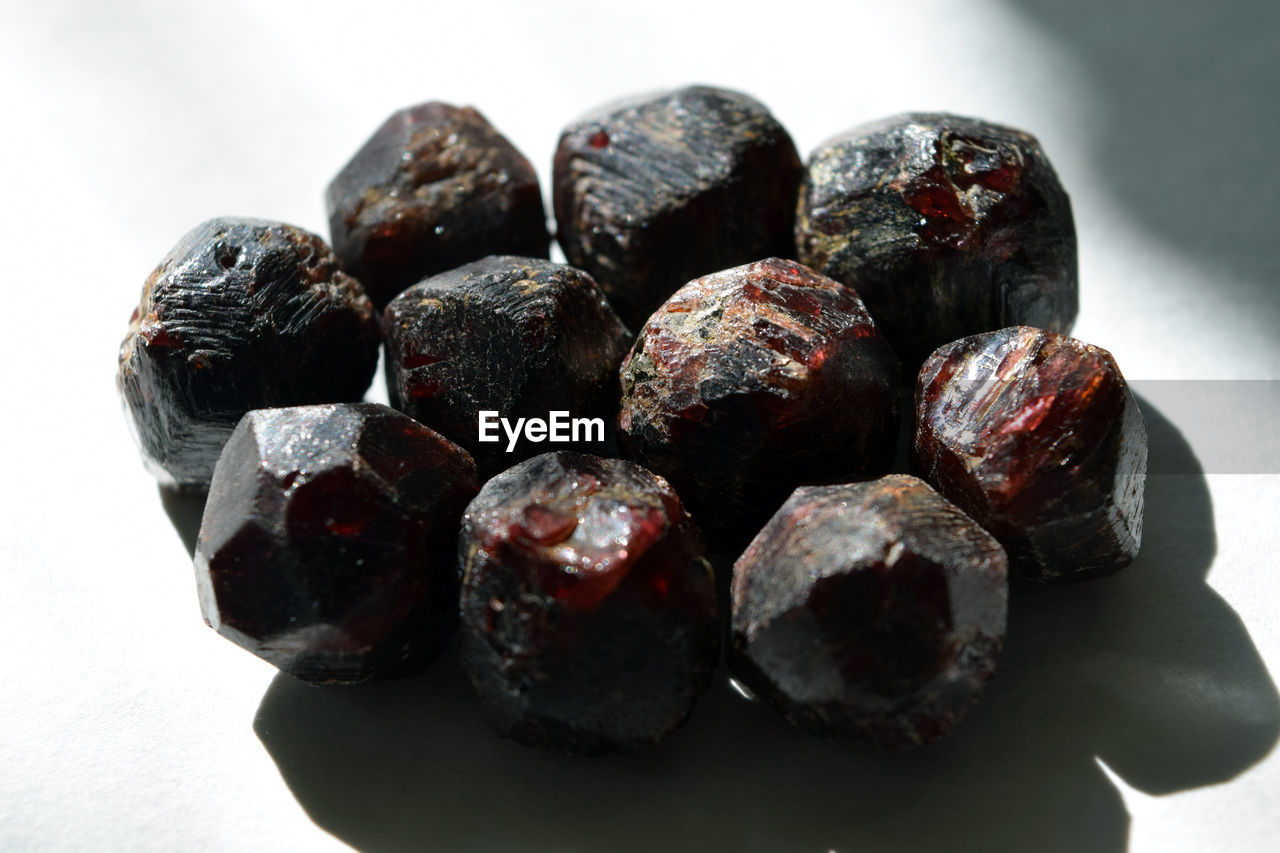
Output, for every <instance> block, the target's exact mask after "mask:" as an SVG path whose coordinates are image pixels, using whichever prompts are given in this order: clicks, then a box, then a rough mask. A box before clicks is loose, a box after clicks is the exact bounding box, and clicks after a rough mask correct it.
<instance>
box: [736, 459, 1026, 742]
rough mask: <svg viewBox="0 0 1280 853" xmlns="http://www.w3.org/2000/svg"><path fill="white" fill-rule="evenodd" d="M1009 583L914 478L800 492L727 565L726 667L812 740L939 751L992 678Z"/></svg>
mask: <svg viewBox="0 0 1280 853" xmlns="http://www.w3.org/2000/svg"><path fill="white" fill-rule="evenodd" d="M1006 571H1007V563H1006V558H1005V553H1004V551H1003V549H1001V547H1000V545H999V543H997V542H996V541H995V539H993V538H992V537H991V536H990V535H988V534H987V533H986V532H985V531H983V530H982V528H980V527H979V526H978V525H976V524H974V523H973V521H971V520H970V519H969V518H968V517H967V516H966V515H965V514H964V513H962V512H961V511H960V510H959V509H957V508H956V507H954V506H953V505H951V504H950V503H948V502H947V501H946V500H944V499H943V498H942V497H941V496H939V495H938V494H937V493H936V492H934V491H933V489H931V488H929V486H928V485H926V484H925V483H923V482H921V481H920V480H917V479H916V478H915V477H908V476H905V475H892V476H888V477H884V478H882V479H880V480H874V481H871V482H864V483H855V484H852V485H842V486H817V487H806V488H800V489H797V490H796V491H795V493H794V494H792V496H791V497H790V498H789V499H788V500H787V502H786V503H785V504H783V506H782V508H781V509H780V510H778V512H777V514H776V515H774V517H773V518H772V519H771V520H770V521H769V523H768V524H767V525H766V526H765V528H764V529H763V530H761V531H760V534H759V535H758V536H757V537H756V538H755V540H754V541H753V542H752V543H751V545H750V547H749V548H748V549H747V550H746V552H745V553H743V555H742V556H741V557H740V558H739V559H738V561H737V563H735V564H734V567H733V590H732V603H733V624H732V632H733V633H732V636H733V640H732V646H731V648H730V652H729V666H730V669H731V670H732V671H733V672H734V674H735V675H736V676H737V677H738V678H740V679H741V680H742V681H743V682H744V683H746V684H747V685H748V686H749V687H750V688H751V689H752V690H754V691H756V692H757V693H758V694H759V695H760V696H762V697H763V698H764V699H765V700H766V701H767V702H769V704H770V705H772V706H773V707H774V708H775V709H776V710H778V711H779V712H780V713H781V714H782V715H783V716H785V717H786V718H787V719H788V720H790V721H791V722H792V723H795V724H796V725H799V726H802V727H804V728H806V729H809V730H812V731H814V732H817V733H819V734H822V735H827V736H830V737H835V738H839V739H843V740H848V741H852V742H854V743H859V744H866V745H874V746H889V747H902V746H913V745H917V744H922V743H928V742H930V741H934V740H937V739H938V738H940V737H942V736H943V735H945V734H947V732H949V731H950V730H951V728H952V727H953V726H954V725H955V724H956V722H957V721H958V720H959V719H960V718H961V716H962V715H963V714H964V712H965V711H966V710H967V709H968V707H969V706H970V705H972V704H973V702H974V701H975V700H976V699H977V697H978V695H979V694H980V693H981V691H982V688H983V685H984V684H985V683H986V681H987V680H988V679H989V678H990V677H991V674H992V672H993V671H994V666H995V659H996V655H997V654H998V652H999V651H1000V647H1001V644H1002V643H1003V639H1004V631H1005V614H1006V609H1007V599H1008V588H1007V578H1006Z"/></svg>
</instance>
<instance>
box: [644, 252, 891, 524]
mask: <svg viewBox="0 0 1280 853" xmlns="http://www.w3.org/2000/svg"><path fill="white" fill-rule="evenodd" d="M898 382H899V379H898V362H897V359H896V358H894V355H893V352H892V351H891V350H890V348H889V345H888V344H887V343H886V342H885V340H884V339H883V338H882V337H880V335H879V333H878V332H877V331H876V326H875V323H873V322H872V320H871V317H870V316H868V314H867V312H866V310H865V309H864V308H863V306H862V302H861V301H860V300H859V299H858V294H857V293H855V292H854V291H853V289H852V288H849V287H846V286H845V285H842V284H840V283H839V282H836V281H833V280H831V279H829V278H827V277H826V276H822V275H818V274H816V273H814V272H813V271H812V270H810V269H808V268H806V267H803V266H801V265H800V264H797V263H795V262H794V261H783V260H779V259H777V258H771V259H769V260H765V261H759V262H757V263H753V264H748V265H746V266H742V267H736V268H734V269H730V270H725V271H724V272H719V273H716V274H714V275H709V276H704V277H703V278H700V279H696V280H694V281H691V282H689V283H688V284H687V285H685V286H684V287H682V288H681V289H680V290H679V291H677V292H676V294H675V295H674V296H672V297H671V298H670V299H669V300H667V302H666V304H664V305H663V306H662V307H661V308H660V309H659V310H658V311H657V312H655V313H654V315H653V316H652V317H651V318H650V319H649V322H648V323H647V324H646V325H645V327H644V330H643V331H642V332H641V334H640V336H639V338H638V339H637V340H636V344H635V346H634V348H633V349H632V351H631V354H630V355H628V356H627V360H626V361H625V362H623V366H622V411H621V415H620V417H619V429H620V443H621V444H622V447H623V449H624V451H625V452H626V454H627V455H628V456H629V457H630V458H634V459H636V460H637V461H639V462H640V463H641V464H644V465H646V466H648V467H650V468H652V469H653V470H654V471H656V472H657V473H659V474H661V475H662V476H664V477H666V478H667V479H668V480H670V481H671V484H672V485H673V486H675V487H676V490H677V491H679V493H680V495H681V497H683V498H684V500H685V502H686V503H687V504H688V506H689V510H690V512H692V513H693V516H694V518H695V519H696V520H697V521H698V524H699V525H700V526H701V527H702V529H703V530H704V532H706V534H707V536H708V538H709V539H710V540H711V541H712V542H713V545H714V546H715V547H720V546H724V547H725V548H726V549H732V548H735V547H737V548H740V547H741V546H742V545H743V544H744V543H745V542H746V540H747V539H749V538H750V537H751V535H752V534H754V533H755V531H757V530H759V528H760V525H761V524H762V523H763V522H764V520H765V519H767V518H768V517H769V515H770V513H772V512H773V510H774V509H776V508H777V507H778V505H779V504H781V503H782V501H783V500H784V499H785V498H786V496H787V495H788V494H790V493H791V490H792V489H794V488H795V487H796V486H798V485H802V484H813V483H831V482H840V481H843V480H849V479H853V478H854V477H856V476H858V475H860V474H863V473H865V472H868V471H875V470H876V469H884V468H887V466H888V464H889V463H890V461H891V460H892V454H893V442H894V439H895V438H896V430H897V418H898V411H897V400H898V397H897V388H898Z"/></svg>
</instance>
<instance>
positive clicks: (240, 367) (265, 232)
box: [117, 219, 378, 488]
mask: <svg viewBox="0 0 1280 853" xmlns="http://www.w3.org/2000/svg"><path fill="white" fill-rule="evenodd" d="M377 361H378V321H377V317H376V315H375V311H374V308H373V305H372V304H371V303H370V302H369V299H368V297H367V296H365V293H364V290H363V289H362V288H361V287H360V284H359V282H357V281H356V280H355V279H353V278H351V277H350V276H348V275H346V274H345V273H343V272H342V271H341V270H339V269H338V261H337V258H335V257H334V255H333V252H331V251H329V247H328V246H326V245H325V244H324V241H323V240H321V239H320V238H319V237H317V236H315V235H314V234H310V233H308V232H306V231H303V230H301V229H299V228H294V227H293V226H291V225H284V224H282V223H278V222H264V221H261V220H256V219H211V220H209V221H208V222H205V223H204V224H202V225H200V226H198V227H197V228H195V229H194V230H192V231H191V232H190V233H189V234H187V235H186V236H185V237H183V238H182V240H181V241H180V242H179V243H178V245H177V246H175V247H174V248H173V250H172V251H171V252H169V254H168V255H167V256H165V258H164V260H162V261H161V262H160V265H159V266H158V267H156V269H155V271H154V272H152V273H151V275H150V277H148V278H147V281H146V284H145V285H144V286H143V290H142V300H141V302H140V303H139V305H138V307H137V308H135V309H134V312H133V317H132V319H131V320H130V321H129V334H128V336H127V337H126V338H125V339H124V343H123V344H121V346H120V366H119V373H118V374H117V383H118V385H119V387H120V393H121V395H122V396H123V397H124V402H125V407H126V410H127V415H128V417H129V420H130V424H131V426H132V427H133V430H134V434H135V435H136V437H137V439H138V444H139V445H140V446H141V448H142V455H143V460H144V461H145V462H146V463H147V467H148V468H149V469H150V470H151V471H152V472H153V473H154V474H156V476H158V477H160V478H161V479H162V480H163V481H164V482H166V483H170V484H176V485H178V486H184V487H196V488H205V487H207V486H208V485H209V478H210V477H211V476H212V475H213V466H214V464H215V463H216V462H217V461H218V454H219V453H221V452H222V445H223V444H225V443H226V441H227V437H228V436H230V435H231V430H232V429H234V428H235V425H236V423H237V422H238V421H239V420H240V417H241V416H242V415H243V414H244V413H245V412H247V411H249V410H250V409H258V408H263V407H266V406H288V405H295V404H304V403H327V402H346V401H352V400H359V399H360V398H361V397H362V396H364V392H365V389H366V388H368V387H369V380H370V379H371V378H372V377H373V372H374V369H375V368H376V366H377Z"/></svg>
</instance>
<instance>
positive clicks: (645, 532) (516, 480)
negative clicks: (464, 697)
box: [459, 452, 720, 753]
mask: <svg viewBox="0 0 1280 853" xmlns="http://www.w3.org/2000/svg"><path fill="white" fill-rule="evenodd" d="M459 551H460V556H461V559H462V565H463V570H464V577H463V581H462V655H463V664H464V666H465V667H466V670H467V673H468V675H469V676H470V678H471V681H472V683H473V684H474V685H475V688H476V691H477V692H478V693H479V695H480V699H481V701H482V703H483V704H484V707H485V709H486V711H487V713H488V716H489V718H490V721H491V723H492V724H493V726H494V727H495V728H496V729H497V731H498V732H499V733H501V734H502V735H504V736H507V737H511V738H514V739H515V740H517V741H519V742H521V743H524V744H526V745H530V746H536V747H541V748H544V749H552V750H558V751H567V752H578V753H601V752H611V751H616V750H625V749H632V748H636V747H641V746H646V745H650V744H653V743H656V742H658V741H660V740H662V739H663V738H664V737H665V736H667V735H668V734H670V733H671V732H672V731H673V730H674V729H675V728H677V727H678V726H679V725H680V724H681V723H682V722H683V721H684V720H685V718H686V717H687V716H688V715H689V712H690V711H691V710H692V708H693V704H694V700H695V699H696V698H697V696H698V694H699V693H701V692H702V690H703V689H704V688H705V687H706V685H707V682H708V680H709V678H710V675H711V672H712V670H713V669H714V668H715V666H716V662H717V658H718V656H719V644H720V629H719V622H718V617H717V609H716V592H715V582H714V579H713V577H712V571H711V566H710V565H709V564H708V563H707V561H706V560H705V559H704V558H703V551H702V541H701V539H700V538H699V535H698V531H697V528H696V527H695V526H694V524H693V522H692V521H691V520H690V518H689V516H688V514H687V513H686V512H685V511H684V509H683V508H682V507H681V505H680V499H679V498H678V497H676V493H675V492H674V491H672V490H671V487H670V486H668V485H667V484H666V482H664V481H663V480H662V479H661V478H659V477H655V476H654V475H653V474H650V473H649V472H648V471H646V470H644V469H643V468H641V467H639V466H638V465H633V464H632V463H630V462H625V461H623V460H621V459H601V458H599V457H596V456H588V455H585V454H577V453H563V452H561V453H548V454H544V455H542V456H538V457H535V458H533V459H529V460H527V461H525V462H522V463H520V464H519V465H517V466H516V467H514V468H512V469H510V470H509V471H506V472H505V473H502V474H499V475H498V476H497V477H494V478H493V479H492V480H490V481H489V482H488V483H487V484H486V485H485V487H484V488H483V489H482V490H481V492H480V494H479V496H478V497H477V498H476V499H475V500H474V501H472V502H471V505H470V506H469V507H468V508H467V513H466V515H465V516H464V519H463V528H462V536H461V540H460V543H459Z"/></svg>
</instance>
